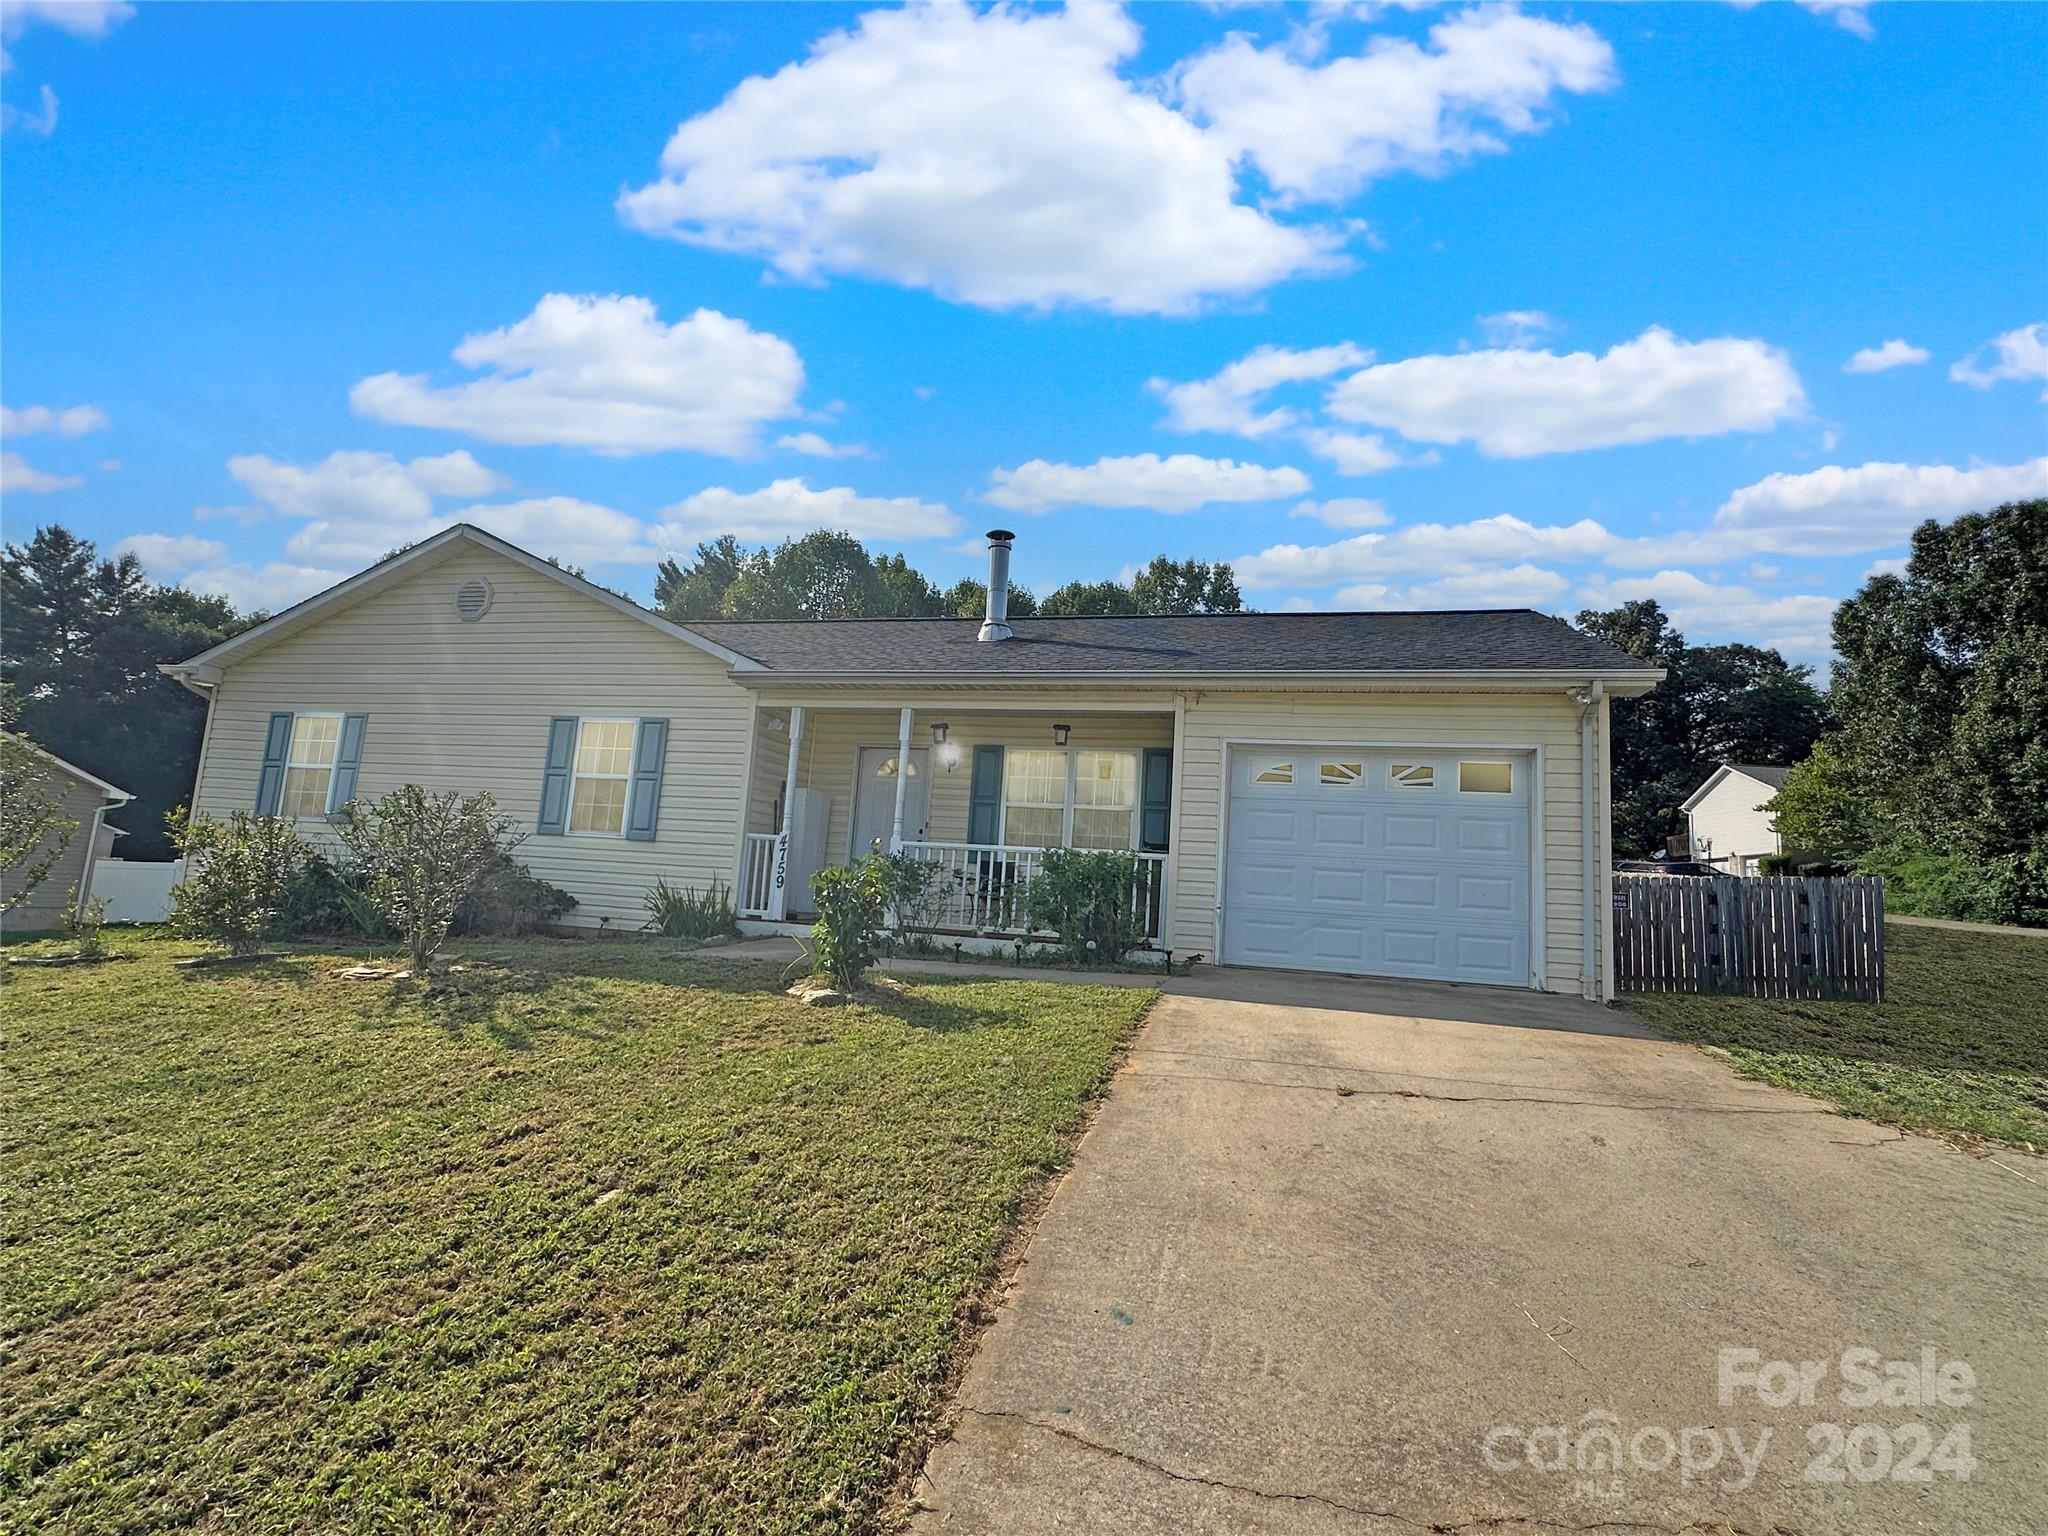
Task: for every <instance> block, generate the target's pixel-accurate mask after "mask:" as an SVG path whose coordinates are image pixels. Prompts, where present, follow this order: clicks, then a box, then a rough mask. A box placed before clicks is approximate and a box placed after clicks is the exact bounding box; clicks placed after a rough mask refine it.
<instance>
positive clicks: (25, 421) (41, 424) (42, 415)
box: [0, 405, 112, 437]
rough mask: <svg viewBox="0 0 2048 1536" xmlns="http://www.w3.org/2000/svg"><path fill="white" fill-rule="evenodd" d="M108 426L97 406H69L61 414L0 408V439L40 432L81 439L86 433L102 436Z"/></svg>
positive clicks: (35, 407)
mask: <svg viewBox="0 0 2048 1536" xmlns="http://www.w3.org/2000/svg"><path fill="white" fill-rule="evenodd" d="M111 425H112V423H111V422H109V421H108V420H107V413H106V412H105V411H103V410H101V409H100V408H99V407H98V406H96V405H72V406H66V407H64V408H63V409H62V410H55V409H52V408H51V407H49V406H47V405H25V406H23V407H22V408H21V409H20V410H18V411H16V410H10V409H8V408H7V407H6V406H4V405H0V437H33V436H35V435H36V434H37V433H39V432H54V433H56V434H57V436H59V437H83V436H85V434H86V433H88V432H104V431H106V430H107V428H108V427H109V426H111Z"/></svg>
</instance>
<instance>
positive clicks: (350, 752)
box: [327, 715, 370, 814]
mask: <svg viewBox="0 0 2048 1536" xmlns="http://www.w3.org/2000/svg"><path fill="white" fill-rule="evenodd" d="M369 723H370V717H369V716H368V715H343V716H342V717H341V754H340V756H338V757H336V758H335V760H334V790H333V792H332V793H331V794H330V795H329V796H328V798H327V809H328V812H329V814H332V813H333V812H335V811H338V810H340V809H341V808H342V807H343V806H344V805H347V804H348V803H349V801H351V800H353V799H355V797H356V769H357V767H358V766H359V765H360V764H361V763H362V760H363V730H364V727H366V726H367V725H369Z"/></svg>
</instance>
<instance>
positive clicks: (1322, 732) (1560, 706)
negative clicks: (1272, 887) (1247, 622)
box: [1169, 692, 1584, 992]
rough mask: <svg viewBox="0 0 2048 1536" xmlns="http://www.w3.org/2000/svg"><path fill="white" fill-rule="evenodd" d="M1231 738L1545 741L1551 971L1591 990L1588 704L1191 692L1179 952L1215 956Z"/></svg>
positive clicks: (1180, 793) (1178, 845)
mask: <svg viewBox="0 0 2048 1536" xmlns="http://www.w3.org/2000/svg"><path fill="white" fill-rule="evenodd" d="M1231 741H1271V742H1289V743H1296V742H1298V743H1302V744H1305V745H1314V744H1316V743H1319V742H1346V743H1357V744H1360V745H1365V744H1369V743H1389V744H1391V743H1398V742H1418V743H1427V744H1439V743H1440V744H1444V745H1452V744H1484V743H1499V744H1502V745H1507V746H1526V747H1541V748H1542V749H1543V783H1542V786H1541V816H1540V818H1539V826H1540V829H1541V837H1542V852H1541V858H1542V864H1543V900H1542V923H1543V930H1542V937H1543V942H1544V949H1545V970H1544V976H1545V981H1546V984H1547V985H1548V986H1549V987H1550V988H1551V989H1552V990H1554V991H1570V992H1576V991H1578V990H1579V970H1580V940H1579V936H1580V927H1579V923H1580V916H1581V907H1582V905H1583V899H1582V891H1583V883H1584V874H1583V870H1584V865H1583V863H1582V859H1583V853H1582V849H1581V844H1580V826H1579V821H1580V805H1581V800H1580V776H1579V734H1578V707H1577V706H1576V705H1574V704H1573V703H1571V701H1570V700H1568V699H1567V698H1565V697H1564V695H1563V694H1562V693H1561V692H1560V693H1558V694H1556V695H1554V696H1553V695H1547V694H1498V693H1495V694H1483V693H1441V694H1424V693H1362V694H1298V695H1287V694H1270V693H1269V694H1255V693H1203V694H1194V695H1190V696H1189V697H1188V702H1187V716H1186V724H1185V729H1184V735H1183V738H1182V743H1181V753H1180V760H1179V762H1178V763H1177V765H1176V770H1175V775H1174V779H1175V792H1176V795H1177V797H1178V798H1177V803H1176V804H1175V807H1174V823H1173V839H1174V876H1173V891H1172V896H1173V912H1172V927H1171V931H1170V939H1169V942H1170V944H1171V946H1172V947H1173V948H1174V949H1176V950H1181V951H1199V952H1201V953H1203V954H1206V955H1211V956H1213V955H1214V954H1215V946H1216V936H1217V925H1216V902H1217V891H1218V886H1217V862H1218V849H1219V846H1220V843H1221V839H1222V824H1221V818H1222V806H1223V794H1222V786H1223V772H1224V766H1223V752H1224V745H1225V743H1226V742H1231Z"/></svg>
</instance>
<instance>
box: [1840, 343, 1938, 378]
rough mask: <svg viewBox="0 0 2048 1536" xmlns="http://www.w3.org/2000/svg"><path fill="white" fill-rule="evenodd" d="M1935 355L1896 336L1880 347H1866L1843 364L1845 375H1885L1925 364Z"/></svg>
mask: <svg viewBox="0 0 2048 1536" xmlns="http://www.w3.org/2000/svg"><path fill="white" fill-rule="evenodd" d="M1933 355H1934V354H1933V353H1932V352H1929V351H1928V350H1927V349H1926V348H1925V347H1916V346H1914V345H1913V344H1912V343H1911V342H1909V341H1906V340H1905V339H1904V338H1902V337H1897V336H1894V337H1893V338H1892V339H1891V340H1890V341H1888V342H1886V343H1885V344H1884V345H1883V346H1880V347H1864V348H1863V349H1862V350H1861V351H1859V352H1857V353H1856V354H1855V355H1853V356H1852V357H1851V358H1850V359H1849V361H1847V362H1846V363H1844V364H1842V372H1844V373H1883V372H1884V371H1885V370H1886V369H1887V368H1909V367H1911V366H1912V365H1913V364H1915V363H1924V362H1926V361H1927V359H1928V358H1930V357H1932V356H1933Z"/></svg>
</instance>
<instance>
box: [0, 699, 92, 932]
mask: <svg viewBox="0 0 2048 1536" xmlns="http://www.w3.org/2000/svg"><path fill="white" fill-rule="evenodd" d="M77 831H78V823H77V822H76V821H75V820H73V819H72V818H71V817H69V816H66V815H65V814H64V784H63V780H62V779H61V778H60V777H59V776H58V774H57V772H56V770H55V769H54V768H52V767H51V766H50V763H49V760H48V759H47V758H45V757H44V756H43V755H42V754H41V753H40V752H38V751H36V750H35V748H33V747H31V746H30V745H29V744H28V743H27V742H25V741H23V740H22V739H21V738H20V737H18V736H0V912H12V911H13V910H14V909H15V908H16V907H18V906H20V905H21V904H22V903H23V902H25V901H27V900H28V899H29V897H30V896H31V895H33V894H34V892H35V888H36V887H37V886H39V885H41V884H42V883H43V881H45V880H46V879H48V878H49V874H50V871H51V870H52V869H54V868H56V866H57V861H58V860H59V859H61V858H63V857H64V850H65V849H66V848H69V847H70V846H71V839H72V837H73V836H74V835H75V834H76V833H77Z"/></svg>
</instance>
